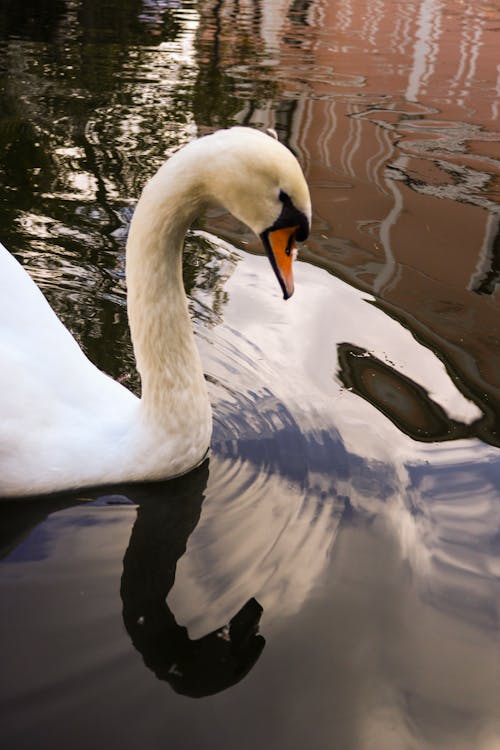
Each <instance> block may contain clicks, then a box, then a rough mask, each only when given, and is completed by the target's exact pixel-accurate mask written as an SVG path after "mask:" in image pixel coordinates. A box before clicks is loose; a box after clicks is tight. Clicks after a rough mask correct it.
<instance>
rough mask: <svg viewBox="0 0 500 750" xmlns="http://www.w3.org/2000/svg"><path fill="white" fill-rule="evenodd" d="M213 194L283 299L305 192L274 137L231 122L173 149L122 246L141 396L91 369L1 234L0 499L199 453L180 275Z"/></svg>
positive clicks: (149, 469) (148, 471)
mask: <svg viewBox="0 0 500 750" xmlns="http://www.w3.org/2000/svg"><path fill="white" fill-rule="evenodd" d="M214 205H216V206H222V207H224V208H225V209H226V210H228V211H230V212H231V213H232V214H233V215H234V216H235V217H236V218H237V219H239V220H240V221H242V222H243V223H244V224H246V225H247V226H248V227H249V228H250V229H251V230H253V231H254V232H255V234H257V235H258V236H259V237H260V238H261V240H262V243H263V245H264V248H265V250H266V253H267V255H268V257H269V259H270V262H271V265H272V268H273V269H274V272H275V274H276V276H277V279H278V282H279V284H280V286H281V289H282V292H283V296H284V298H285V299H287V298H288V297H290V296H291V294H292V293H293V273H292V261H293V259H294V256H295V240H296V239H297V240H299V241H301V240H304V239H306V237H307V235H308V232H309V227H310V220H311V203H310V197H309V191H308V188H307V184H306V181H305V178H304V175H303V173H302V170H301V168H300V166H299V164H298V162H297V160H296V159H295V157H294V156H293V154H292V153H291V152H290V151H289V150H288V149H287V148H286V147H285V146H283V145H282V144H280V143H279V142H278V141H277V140H276V139H275V138H273V137H272V136H271V135H268V134H266V133H263V132H260V131H257V130H253V129H251V128H244V127H234V128H230V129H228V130H221V131H218V132H216V133H213V134H211V135H208V136H204V137H202V138H200V139H198V140H195V141H193V142H191V143H189V144H188V145H186V146H184V147H183V148H181V149H180V150H179V151H177V152H176V153H175V154H174V155H173V156H171V157H170V158H169V159H168V160H167V162H166V163H165V164H164V165H163V166H162V167H161V168H160V169H159V171H158V172H157V173H156V175H155V176H154V177H153V178H152V179H151V180H150V181H149V182H148V184H147V185H146V186H145V188H144V190H143V192H142V195H141V197H140V199H139V202H138V204H137V208H136V210H135V213H134V216H133V219H132V222H131V226H130V231H129V236H128V240H127V247H126V283H127V310H128V320H129V326H130V331H131V336H132V343H133V348H134V355H135V359H136V364H137V369H138V372H139V374H140V378H141V397H140V398H137V397H136V396H135V395H134V394H132V393H131V392H130V391H129V390H128V389H127V388H126V387H124V386H123V385H121V384H120V383H117V382H115V381H114V380H113V379H112V378H110V377H108V376H107V375H106V374H105V373H103V372H101V371H100V370H99V369H98V368H97V367H95V366H94V365H93V364H92V363H91V362H90V360H89V359H87V357H86V356H85V355H84V353H83V352H82V350H81V349H80V347H79V345H78V344H77V342H76V341H75V339H74V338H73V337H72V335H71V334H70V333H69V331H68V330H67V329H66V328H65V327H64V325H63V324H62V323H61V321H60V320H59V319H58V317H57V316H56V314H55V313H54V311H53V310H52V308H51V307H50V305H49V304H48V302H47V300H46V299H45V297H44V296H43V294H42V293H41V291H40V290H39V289H38V287H37V286H36V284H35V283H34V282H33V280H32V279H31V278H30V277H29V275H28V274H27V273H26V271H25V270H24V269H23V268H22V267H21V265H20V264H19V263H18V262H17V260H16V259H15V258H14V257H13V256H12V255H11V254H10V253H8V252H7V250H6V249H5V247H3V246H2V245H0V497H4V498H5V497H9V498H15V497H26V496H30V495H31V496H32V495H39V494H46V493H51V492H55V491H61V490H68V489H76V488H80V487H85V486H87V487H88V486H96V485H102V484H115V483H120V482H137V481H154V480H161V479H167V478H170V477H173V476H177V475H180V474H184V473H186V472H188V471H190V470H191V469H193V468H194V467H195V466H197V465H198V464H199V463H200V462H201V461H202V460H203V459H204V457H205V455H206V453H207V450H208V447H209V443H210V437H211V432H212V412H211V407H210V402H209V397H208V392H207V388H206V383H205V378H204V375H203V369H202V364H201V360H200V357H199V354H198V350H197V348H196V345H195V341H194V335H193V330H192V325H191V320H190V317H189V312H188V304H187V298H186V294H185V292H184V287H183V282H182V247H183V240H184V236H185V234H186V231H187V229H188V228H189V226H190V225H191V223H192V222H193V220H194V219H195V218H197V217H198V216H199V215H200V214H202V213H203V211H204V210H205V209H206V208H208V207H210V206H214Z"/></svg>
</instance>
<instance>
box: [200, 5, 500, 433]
mask: <svg viewBox="0 0 500 750" xmlns="http://www.w3.org/2000/svg"><path fill="white" fill-rule="evenodd" d="M271 6H272V13H271ZM236 18H238V19H239V20H240V21H241V22H240V23H238V24H236V23H235V19H236ZM214 19H215V24H214ZM499 27H500V7H499V6H498V4H495V3H489V2H471V1H467V0H464V1H463V2H461V3H455V2H451V1H448V2H446V1H445V0H422V1H421V2H405V3H397V2H393V1H391V0H378V1H377V2H373V1H372V0H340V1H339V2H335V3H332V2H329V0H315V1H313V2H302V3H293V4H292V5H291V6H288V5H287V4H283V3H279V2H274V3H263V4H262V5H261V6H257V5H252V6H247V5H246V4H243V6H241V5H240V4H238V6H236V4H235V3H232V2H229V1H228V0H224V2H219V3H211V2H206V3H203V4H202V24H201V27H200V28H201V30H200V34H199V49H200V50H201V58H200V59H201V65H202V66H203V54H205V53H206V51H207V49H209V45H211V44H213V43H214V39H215V42H216V44H217V54H218V56H219V64H220V67H221V69H222V68H224V70H225V71H226V75H228V76H229V77H230V78H231V79H232V80H233V81H234V82H235V85H240V86H242V81H243V80H244V77H245V76H246V77H247V78H248V76H249V67H248V65H249V61H248V58H247V60H246V65H245V67H244V69H243V70H242V68H241V50H242V49H243V48H245V44H246V45H247V46H246V50H247V53H248V54H249V55H259V57H260V65H259V66H258V67H256V69H255V71H252V76H254V77H255V78H256V79H257V80H262V82H264V81H267V82H268V83H269V82H270V81H272V82H273V83H274V86H275V89H274V92H273V93H272V94H271V93H270V92H269V91H268V97H267V98H266V97H265V96H263V97H262V98H261V99H260V100H259V101H255V100H251V101H248V102H247V103H245V105H244V107H243V109H242V111H241V112H240V113H239V115H238V119H239V121H240V122H242V123H246V122H252V123H255V124H259V125H265V126H269V127H274V128H276V129H277V131H278V132H279V134H280V137H281V138H282V139H283V140H286V141H287V142H288V143H289V145H290V146H291V147H292V148H293V150H294V151H295V152H296V153H297V154H298V156H299V158H300V160H301V162H302V164H303V165H304V166H305V169H306V172H307V177H308V180H309V183H310V185H311V188H312V199H313V206H314V208H315V221H314V230H315V231H314V232H313V235H312V237H311V240H310V241H309V242H308V243H307V248H306V249H304V250H303V252H302V257H304V258H305V259H309V260H311V261H313V262H314V263H316V264H319V265H322V266H325V267H326V268H328V269H331V270H332V271H333V272H334V273H336V274H337V275H339V276H342V277H343V278H345V279H347V280H349V281H350V282H351V283H353V284H355V285H356V286H358V287H360V288H363V289H366V290H369V291H370V292H372V293H374V294H375V295H377V297H378V299H379V303H380V305H381V306H383V307H384V309H386V310H387V311H388V312H389V313H390V314H392V315H394V316H397V317H398V318H399V319H400V320H401V321H402V322H403V324H404V325H406V326H408V327H410V328H411V330H412V331H413V332H414V334H415V335H416V336H418V337H419V338H420V339H421V340H422V341H423V342H424V343H426V344H427V345H428V346H430V347H432V348H433V349H435V350H436V351H437V352H438V353H439V354H440V356H442V357H443V358H444V359H445V361H446V364H447V367H448V368H449V370H450V372H452V374H453V375H454V377H455V378H457V383H458V385H459V387H460V388H461V389H462V390H463V392H464V393H467V394H468V395H469V396H471V397H472V398H474V400H475V401H476V402H477V403H478V405H479V406H480V408H481V409H482V410H483V412H484V413H485V415H489V416H488V422H489V428H488V430H489V431H493V439H494V440H495V439H496V438H495V435H496V428H495V427H494V421H495V418H494V404H495V399H496V398H497V397H498V388H497V385H498V354H497V357H496V359H495V351H496V352H497V353H498V345H499V343H500V333H499V328H500V326H499V323H498V320H499V318H498V313H499V310H498V291H497V282H498V281H499V271H500V261H499V253H500V230H499V216H500V205H499V195H500V191H499V187H500V164H499V161H498V156H499V151H498V141H499V139H500V133H499V132H498V130H499V114H500V68H499V67H498V62H499V57H498V41H499ZM250 32H252V33H250ZM252 34H253V36H252ZM249 40H251V41H250V42H249ZM263 58H264V59H263Z"/></svg>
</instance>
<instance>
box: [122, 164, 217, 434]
mask: <svg viewBox="0 0 500 750" xmlns="http://www.w3.org/2000/svg"><path fill="white" fill-rule="evenodd" d="M181 161H182V160H180V159H177V158H176V157H173V158H172V159H171V160H170V161H169V162H167V163H166V164H165V165H164V166H163V167H162V168H161V169H160V171H159V172H158V173H157V174H156V175H155V177H153V179H152V180H151V181H150V182H149V183H148V185H147V186H146V188H145V189H144V191H143V193H142V196H141V198H140V200H139V203H138V205H137V208H136V211H135V214H134V217H133V219H132V224H131V227H130V232H129V237H128V241H127V257H126V264H127V290H128V291H127V295H128V316H129V324H130V330H131V334H132V343H133V346H134V353H135V357H136V362H137V368H138V370H139V373H140V376H141V382H142V396H141V411H142V412H143V414H144V415H145V417H146V419H147V420H148V422H151V423H155V424H157V425H159V426H161V425H162V424H165V427H168V430H169V431H172V430H174V431H175V430H176V429H177V426H178V428H179V429H184V430H189V415H190V414H191V413H193V415H195V414H196V413H197V412H198V416H197V418H196V417H194V421H196V419H197V420H198V421H199V419H200V416H201V415H200V411H201V414H204V413H205V412H206V411H208V412H209V402H208V396H207V391H206V385H205V379H204V376H203V370H202V366H201V362H200V358H199V354H198V351H197V349H196V345H195V342H194V336H193V331H192V325H191V320H190V316H189V312H188V304H187V298H186V294H185V292H184V285H183V280H182V248H183V242H184V236H185V233H186V231H187V229H188V227H189V226H190V224H191V223H192V221H193V220H194V218H195V217H196V216H198V215H199V214H200V213H201V212H202V211H203V208H204V206H205V203H206V199H205V195H204V189H203V186H202V184H201V183H200V179H199V177H198V178H197V177H195V174H196V172H195V171H194V170H191V169H189V166H190V165H189V164H188V165H187V167H188V168H187V169H186V165H183V164H182V163H179V162H181ZM183 167H184V168H183ZM176 423H177V424H176Z"/></svg>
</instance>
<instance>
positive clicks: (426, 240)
mask: <svg viewBox="0 0 500 750" xmlns="http://www.w3.org/2000/svg"><path fill="white" fill-rule="evenodd" d="M499 27H500V8H499V7H498V4H497V3H489V2H482V1H481V2H475V3H472V2H469V1H468V0H465V1H464V2H461V3H460V4H457V3H452V2H446V0H415V1H413V0H412V1H411V2H406V3H395V2H391V1H390V0H377V1H376V2H368V1H366V2H365V1H364V0H339V2H337V3H329V2H325V1H324V0H312V2H304V3H300V2H299V3H297V2H294V3H291V4H282V3H280V2H270V1H269V2H259V3H253V4H248V3H233V2H230V1H229V0H224V2H205V1H204V0H201V1H200V2H198V3H193V2H189V3H184V2H183V3H181V2H177V1H172V0H143V1H142V2H140V1H139V0H126V1H125V2H119V3H118V2H116V1H115V0H109V1H108V2H106V3H104V4H103V3H95V2H93V1H92V0H81V1H78V2H63V1H62V0H60V1H57V0H53V2H48V3H43V4H39V3H32V2H27V3H23V4H22V5H19V4H16V3H14V2H8V3H5V4H4V5H3V7H2V9H1V10H0V90H1V96H2V109H1V114H0V144H1V149H0V216H1V224H0V226H1V227H2V229H1V233H0V238H1V240H2V241H3V242H5V244H6V245H7V246H8V247H9V248H10V249H11V250H12V251H13V252H15V253H16V255H17V256H18V257H19V258H20V260H21V262H22V263H23V264H24V265H25V266H26V267H27V269H28V270H29V272H30V274H31V275H32V276H33V277H34V278H35V279H36V280H37V282H38V283H39V284H40V286H41V287H42V288H43V289H44V291H45V293H46V294H47V296H48V297H49V299H50V301H51V303H52V304H53V305H54V307H55V308H56V309H57V311H58V313H59V314H60V315H61V317H62V318H63V319H64V321H65V322H66V324H67V325H68V327H69V328H70V329H71V330H72V331H73V332H74V334H75V335H76V336H77V338H78V340H79V341H80V342H81V344H82V346H83V348H84V349H85V351H86V352H87V353H88V354H89V356H90V357H91V358H92V359H93V360H94V361H95V362H96V363H98V364H99V365H100V366H101V367H102V368H104V369H105V370H107V371H108V372H110V373H111V374H112V375H113V376H115V377H119V378H121V379H122V380H123V381H124V382H126V383H127V385H129V386H130V387H131V388H133V389H135V390H138V389H139V383H138V380H137V376H136V373H135V369H134V363H133V358H132V353H131V347H130V341H129V335H128V330H127V326H126V312H125V288H124V246H125V237H126V233H127V227H128V223H129V221H130V217H131V214H132V211H133V206H134V203H135V200H136V197H137V195H138V193H139V192H140V189H141V187H142V185H143V183H144V181H145V180H146V179H147V177H148V176H150V175H151V174H152V173H153V172H154V170H155V168H156V167H157V166H158V165H159V164H160V163H161V161H162V160H163V159H164V157H165V155H168V154H169V153H171V152H172V151H173V150H175V149H176V148H177V147H178V146H179V145H182V144H183V143H185V142H187V141H188V140H189V139H191V138H192V137H194V136H196V135H197V134H199V133H204V132H207V131H209V130H211V129H213V128H215V127H219V126H225V125H228V124H233V123H244V124H254V125H256V126H258V127H274V128H276V130H277V131H278V133H279V135H280V138H281V139H282V140H283V141H285V142H287V143H288V144H289V145H290V147H291V148H292V149H293V150H294V151H295V152H296V154H297V155H298V157H299V159H300V161H301V163H302V164H303V165H304V168H305V170H306V173H307V177H308V181H309V183H310V185H311V190H312V198H313V206H314V211H315V213H314V225H313V232H312V236H311V238H310V240H309V241H308V243H307V246H306V247H304V248H303V249H302V251H301V257H302V259H303V260H304V261H307V262H305V263H299V264H298V265H297V272H296V277H297V278H296V280H297V283H296V294H295V296H294V298H293V299H292V300H290V301H289V302H288V303H287V304H286V305H285V304H284V303H283V302H282V300H281V299H280V295H279V290H278V289H276V283H275V280H274V279H273V277H272V273H271V272H270V270H269V268H268V264H267V261H266V259H264V258H262V257H258V256H257V255H253V254H252V255H251V254H249V253H246V252H242V250H241V248H246V249H247V250H250V251H251V252H252V253H255V252H257V253H259V252H260V250H259V249H258V247H257V245H256V244H255V242H254V240H253V239H252V237H250V236H249V235H248V233H247V232H246V230H245V229H244V228H242V227H240V226H237V225H236V224H235V223H234V222H233V221H231V220H230V219H228V217H227V216H226V215H219V214H213V215H211V216H209V217H207V218H206V219H205V220H204V221H203V223H202V224H200V226H198V227H196V228H195V229H194V230H193V231H192V232H191V233H190V235H189V238H188V242H187V247H186V253H185V260H186V263H185V282H186V287H187V289H188V291H189V295H190V303H191V309H192V312H193V315H194V318H195V328H196V333H197V340H198V343H199V345H200V348H201V352H202V356H203V361H204V366H205V369H206V373H207V378H208V380H209V385H210V392H211V398H212V401H213V404H214V418H215V431H214V438H213V444H212V451H211V455H210V458H209V460H208V461H207V462H206V463H205V464H204V465H203V466H202V467H200V469H199V470H197V471H196V472H193V473H192V474H191V475H189V476H188V477H185V478H181V479H180V480H176V481H174V482H169V483H163V484H157V485H152V486H143V487H113V488H105V489H101V490H97V491H85V492H83V493H76V494H73V495H60V496H55V497H50V498H44V499H41V500H36V501H29V502H25V503H21V504H20V503H17V504H14V505H12V504H10V503H4V504H3V505H1V506H0V515H1V525H0V530H1V532H0V533H1V537H0V541H1V549H2V552H3V561H2V565H1V567H0V587H1V599H0V601H1V602H2V617H1V625H0V628H1V633H2V637H1V640H2V674H3V677H4V679H3V680H2V681H1V682H2V684H1V689H0V690H1V701H2V735H3V741H4V742H5V746H6V747H9V748H11V747H12V748H14V747H15V748H19V747H31V746H33V745H34V744H36V746H37V747H49V746H50V747H59V746H61V747H62V746H64V747H66V746H67V745H71V746H72V747H76V748H78V747H83V746H85V747H86V746H87V745H88V744H89V742H93V743H94V744H98V745H99V746H100V745H103V744H104V743H107V742H109V741H112V742H119V743H120V745H121V746H123V747H129V746H130V747H136V746H137V745H138V744H139V743H140V744H142V745H144V746H146V747H164V746H165V744H169V745H171V746H173V747H175V748H189V749H190V750H192V748H198V747H200V748H202V747H207V746H215V745H217V746H222V747H228V748H233V747H235V746H240V747H254V746H255V745H256V744H258V745H260V746H262V747H265V748H274V747H280V748H290V749H292V748H299V747H300V748H302V747H304V746H311V747H314V748H327V747H328V748H330V747H339V748H343V749H344V748H345V749H346V750H351V748H352V750H358V748H359V749H361V750H365V749H366V750H368V749H370V750H372V748H375V749H376V750H378V749H379V748H380V749H381V750H382V748H383V749H384V750H385V748H398V750H399V748H403V747H404V748H411V750H413V749H415V750H427V749H432V750H434V749H436V750H437V749H438V748H439V750H442V749H443V750H447V749H448V748H449V750H461V748H463V749H464V750H466V749H467V750H469V749H470V748H471V747H473V748H478V750H496V749H497V748H498V747H499V746H500V714H499V709H498V706H499V705H500V679H499V673H498V632H499V590H498V576H499V574H500V563H499V551H500V543H499V533H498V529H499V522H500V498H499V486H500V457H499V453H498V446H499V436H498V364H499V357H498V352H499V338H500V329H499V324H498V320H499V317H498V278H499V277H498V273H499V256H498V253H499V216H500V203H499V153H498V140H499V125H498V118H499V101H500V78H499V69H498V54H497V52H496V50H497V47H498V29H499ZM220 237H224V238H225V240H226V241H223V240H221V239H219V238H220ZM237 248H240V249H237ZM209 695H210V696H212V697H211V698H204V699H203V700H199V701H193V700H192V698H193V697H202V696H209Z"/></svg>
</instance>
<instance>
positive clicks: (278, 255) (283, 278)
mask: <svg viewBox="0 0 500 750" xmlns="http://www.w3.org/2000/svg"><path fill="white" fill-rule="evenodd" d="M202 141H204V148H205V147H206V148H207V152H206V155H207V157H208V156H209V153H210V152H212V153H213V155H214V157H215V158H214V159H209V158H207V161H206V162H205V164H206V165H207V167H206V170H207V173H208V184H207V190H209V191H210V193H211V195H212V196H213V197H214V198H215V200H216V201H217V202H218V203H220V204H222V205H223V206H224V207H225V208H226V209H227V210H228V211H230V212H231V213H232V214H233V215H234V216H235V217H236V218H237V219H239V220H240V221H242V222H243V223H244V224H246V225H247V226H248V227H249V228H250V229H252V230H253V231H254V232H255V234H256V235H258V236H259V237H260V238H261V240H262V243H263V245H264V248H265V250H266V253H267V255H268V257H269V260H270V261H271V265H272V267H273V269H274V272H275V274H276V276H277V278H278V281H279V283H280V286H281V289H282V290H283V296H284V298H285V299H288V298H289V297H291V296H292V294H293V272H292V264H293V260H294V258H295V255H296V250H295V241H296V240H299V241H303V240H305V239H306V238H307V236H308V234H309V228H310V223H311V200H310V197H309V190H308V187H307V184H306V181H305V179H304V175H303V173H302V170H301V168H300V166H299V163H298V161H297V159H296V158H295V156H294V155H293V154H292V153H291V151H289V150H288V149H287V148H286V147H285V146H283V144H281V143H279V141H277V140H276V139H275V138H273V137H272V136H270V135H267V134H266V133H262V132H260V131H258V130H253V129H252V128H242V127H236V128H231V129H230V130H221V131H218V132H217V133H214V134H212V135H210V136H207V137H206V138H203V139H201V140H200V141H198V143H201V142H202ZM200 156H201V154H200Z"/></svg>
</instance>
